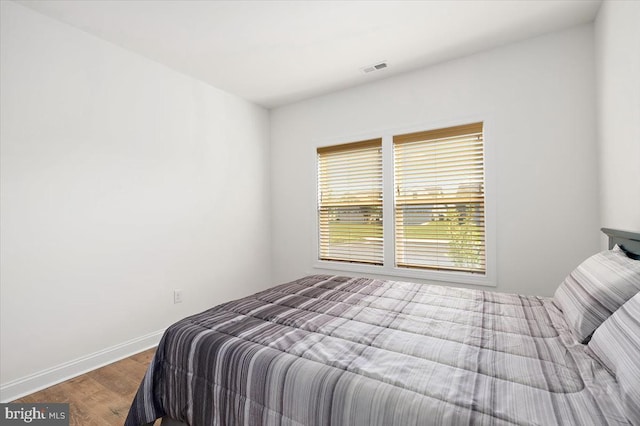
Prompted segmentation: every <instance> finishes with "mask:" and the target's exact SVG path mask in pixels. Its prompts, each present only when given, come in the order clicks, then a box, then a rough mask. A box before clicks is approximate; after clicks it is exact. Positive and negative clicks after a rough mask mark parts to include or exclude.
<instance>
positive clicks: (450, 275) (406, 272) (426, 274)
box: [313, 260, 497, 287]
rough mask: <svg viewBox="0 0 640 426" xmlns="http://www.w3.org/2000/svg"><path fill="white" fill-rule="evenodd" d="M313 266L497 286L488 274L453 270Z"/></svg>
mask: <svg viewBox="0 0 640 426" xmlns="http://www.w3.org/2000/svg"><path fill="white" fill-rule="evenodd" d="M313 268H314V269H317V270H323V271H336V272H350V273H360V274H372V275H382V276H385V277H390V278H403V279H404V278H414V279H421V280H428V281H439V282H446V283H451V284H465V285H477V286H484V287H496V286H497V284H496V280H495V278H492V277H491V276H490V275H489V274H487V275H478V274H470V273H464V272H453V271H427V270H418V269H409V268H397V267H385V266H374V265H363V264H359V263H348V262H331V261H326V260H317V261H316V262H315V263H314V264H313Z"/></svg>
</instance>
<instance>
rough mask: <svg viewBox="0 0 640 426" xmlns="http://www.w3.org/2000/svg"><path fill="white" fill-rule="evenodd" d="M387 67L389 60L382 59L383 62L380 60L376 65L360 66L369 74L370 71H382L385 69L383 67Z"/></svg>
mask: <svg viewBox="0 0 640 426" xmlns="http://www.w3.org/2000/svg"><path fill="white" fill-rule="evenodd" d="M387 67H388V65H387V62H386V61H382V62H378V63H377V64H375V65H369V66H368V67H364V68H360V70H361V71H362V72H363V73H364V74H369V73H370V72H374V71H380V70H383V69H385V68H387Z"/></svg>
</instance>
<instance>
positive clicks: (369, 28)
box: [17, 0, 601, 108]
mask: <svg viewBox="0 0 640 426" xmlns="http://www.w3.org/2000/svg"><path fill="white" fill-rule="evenodd" d="M17 2H18V3H20V4H22V5H24V6H27V7H29V8H31V9H33V10H36V11H38V12H41V13H43V14H45V15H48V16H50V17H52V18H55V19H58V20H60V21H63V22H66V23H68V24H71V25H73V26H75V27H77V28H80V29H82V30H84V31H86V32H87V33H90V34H93V35H95V36H98V37H100V38H102V39H104V40H107V41H110V42H112V43H114V44H117V45H119V46H122V47H124V48H126V49H129V50H131V51H134V52H137V53H139V54H140V55H143V56H145V57H147V58H149V59H152V60H154V61H157V62H159V63H162V64H165V65H167V66H168V67H170V68H173V69H175V70H178V71H180V72H182V73H185V74H187V75H190V76H192V77H194V78H197V79H199V80H202V81H204V82H206V83H209V84H211V85H212V86H215V87H217V88H219V89H222V90H225V91H227V92H230V93H233V94H236V95H238V96H241V97H243V98H245V99H247V100H250V101H252V102H255V103H257V104H259V105H262V106H264V107H267V108H270V107H276V106H280V105H284V104H287V103H291V102H295V101H299V100H302V99H305V98H310V97H313V96H318V95H321V94H324V93H328V92H332V91H335V90H339V89H343V88H346V87H350V86H354V85H358V84H363V83H367V82H370V81H373V80H378V79H381V78H386V77H389V76H391V75H396V74H399V73H403V72H407V71H410V70H414V69H417V68H421V67H424V66H427V65H430V64H434V63H438V62H442V61H446V60H449V59H453V58H456V57H460V56H464V55H469V54H472V53H475V52H478V51H481V50H485V49H490V48H493V47H495V46H499V45H502V44H506V43H510V42H514V41H517V40H522V39H525V38H529V37H534V36H536V35H540V34H544V33H547V32H551V31H556V30H560V29H562V28H567V27H571V26H574V25H578V24H582V23H587V22H591V21H593V19H594V17H595V16H596V14H597V12H598V8H599V7H600V3H601V1H600V0H555V1H546V0H533V1H530V0H508V1H504V0H498V1H487V0H478V1H464V0H457V1H456V0H449V1H436V0H431V1H264V0H260V1H185V0H182V1H171V0H160V1H154V0H129V1H113V0H109V1H104V0H94V1H80V0H71V1H69V0H67V1H59V0H18V1H17ZM381 61H386V62H387V63H388V67H387V68H385V69H382V70H380V71H375V72H371V73H363V72H362V68H363V67H367V66H370V65H374V64H377V63H379V62H381Z"/></svg>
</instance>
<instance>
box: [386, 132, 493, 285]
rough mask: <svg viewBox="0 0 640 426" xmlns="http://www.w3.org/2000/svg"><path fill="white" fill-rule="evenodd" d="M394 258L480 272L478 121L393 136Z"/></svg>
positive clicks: (481, 174) (409, 264) (481, 188)
mask: <svg viewBox="0 0 640 426" xmlns="http://www.w3.org/2000/svg"><path fill="white" fill-rule="evenodd" d="M393 148H394V179H395V205H394V210H395V261H396V266H398V267H405V268H428V269H438V270H455V271H464V272H471V273H484V272H485V232H484V151H483V137H482V123H475V124H469V125H463V126H456V127H449V128H446V129H438V130H431V131H426V132H418V133H411V134H407V135H400V136H394V137H393Z"/></svg>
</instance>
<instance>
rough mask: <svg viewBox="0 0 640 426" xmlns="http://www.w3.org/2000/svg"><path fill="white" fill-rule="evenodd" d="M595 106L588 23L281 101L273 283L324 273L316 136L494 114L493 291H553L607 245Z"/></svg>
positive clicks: (275, 149)
mask: <svg viewBox="0 0 640 426" xmlns="http://www.w3.org/2000/svg"><path fill="white" fill-rule="evenodd" d="M392 66H393V64H392ZM595 111H596V107H595V72H594V55H593V27H592V26H591V25H585V26H581V27H577V28H573V29H570V30H567V31H564V32H560V33H554V34H550V35H546V36H543V37H539V38H535V39H531V40H528V41H524V42H520V43H516V44H511V45H508V46H505V47H501V48H498V49H494V50H490V51H486V52H483V53H480V54H476V55H473V56H470V57H466V58H462V59H459V60H455V61H451V62H447V63H443V64H440V65H437V66H433V67H430V68H427V69H424V70H421V71H417V72H413V73H410V74H405V75H403V76H400V77H395V78H389V79H386V80H383V81H380V82H376V83H372V84H368V85H363V86H359V87H356V88H352V89H349V90H345V91H341V92H337V93H334V94H331V95H327V96H323V97H319V98H315V99H311V100H308V101H304V102H300V103H297V104H293V105H289V106H285V107H281V108H278V109H275V110H273V111H272V113H271V167H272V171H271V179H272V215H271V217H272V221H273V222H272V256H273V257H272V268H273V277H274V281H275V282H283V281H286V280H290V279H293V278H296V277H299V276H302V275H304V274H308V273H313V272H317V270H314V269H313V267H312V265H313V263H314V258H315V256H316V253H315V246H314V244H313V240H314V238H313V236H314V232H315V212H314V209H315V201H314V200H315V175H314V173H315V172H314V167H315V165H314V152H315V147H316V145H317V144H319V143H323V142H326V141H332V140H342V141H349V140H350V139H351V140H358V139H357V138H358V137H359V136H360V135H363V134H369V135H370V134H371V132H372V131H375V130H379V129H392V128H398V127H404V126H414V125H418V124H426V125H429V123H432V124H433V125H434V126H437V124H438V123H442V122H450V121H457V120H464V118H465V117H486V119H487V120H490V121H491V128H492V130H491V136H490V138H489V137H488V138H487V140H486V142H485V143H486V144H487V145H488V146H489V149H490V150H492V151H493V153H494V154H495V155H494V156H493V158H491V159H489V160H491V162H490V163H488V165H487V167H490V168H491V169H492V171H493V172H494V173H495V175H496V181H497V183H496V187H495V188H494V192H495V196H496V198H495V200H496V215H497V279H498V285H497V287H496V288H495V289H496V290H498V291H504V292H517V293H524V294H537V295H543V296H549V295H552V294H553V292H554V291H555V289H556V288H557V286H558V285H559V283H560V282H561V280H562V279H563V278H564V277H565V276H566V274H567V273H568V272H570V271H571V270H572V269H573V268H574V267H575V266H576V265H577V264H578V263H580V262H581V261H582V260H583V259H584V258H585V257H587V256H589V255H591V254H593V253H595V252H596V251H598V249H599V231H598V226H599V207H598V189H597V188H598V173H597V166H598V163H597V147H596V137H595V131H596V127H595V115H596V112H595ZM480 288H485V289H486V288H487V287H480Z"/></svg>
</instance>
